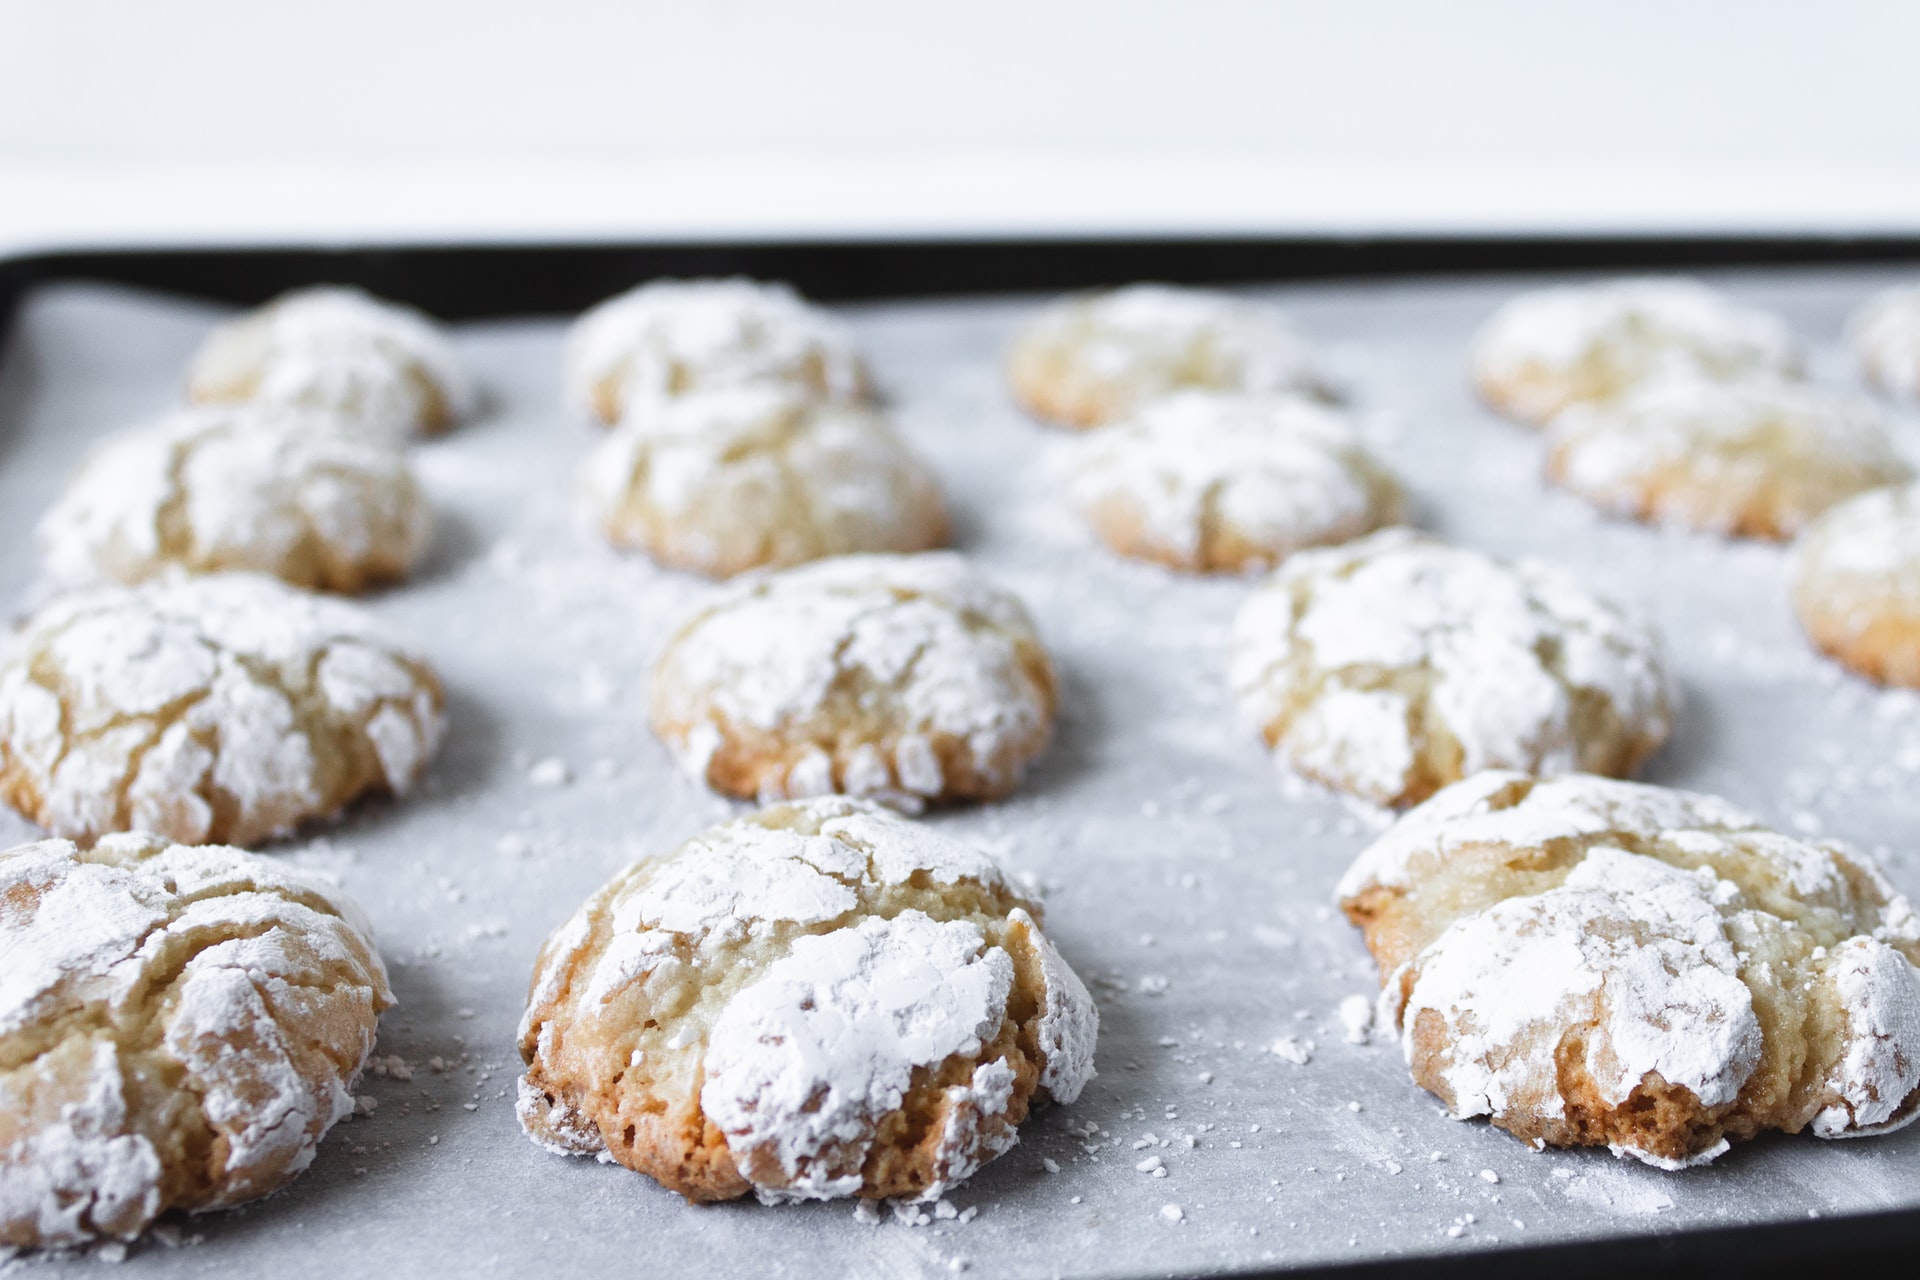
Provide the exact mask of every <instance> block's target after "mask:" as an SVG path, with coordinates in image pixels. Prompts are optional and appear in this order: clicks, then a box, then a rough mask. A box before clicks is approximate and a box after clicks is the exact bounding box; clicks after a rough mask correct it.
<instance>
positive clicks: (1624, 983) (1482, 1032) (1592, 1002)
mask: <svg viewBox="0 0 1920 1280" xmlns="http://www.w3.org/2000/svg"><path fill="white" fill-rule="evenodd" d="M1717 887H1718V881H1717V880H1716V878H1715V877H1714V876H1713V875H1712V874H1711V873H1710V872H1704V871H1703V872H1698V873H1690V872H1684V871H1679V870H1676V869H1674V868H1671V867H1668V866H1665V865H1663V864H1661V863H1658V862H1654V861H1653V860H1651V859H1647V858H1640V857H1635V856H1633V855H1631V854H1627V853H1624V852H1621V851H1619V850H1613V849H1596V850H1594V851H1592V852H1591V853H1590V854H1589V855H1588V856H1587V858H1586V860H1585V861H1583V862H1582V863H1581V864H1580V866H1579V867H1578V868H1576V869H1575V871H1574V872H1573V873H1572V874H1571V875H1570V876H1568V878H1567V879H1566V881H1565V882H1564V883H1563V884H1561V885H1560V886H1559V887H1558V888H1556V889H1553V890H1549V891H1548V892H1546V893H1542V894H1538V895H1535V896H1533V897H1525V898H1513V899H1508V900H1507V901H1505V902H1501V903H1498V904H1496V905H1495V906H1493V907H1491V908H1489V909H1487V910H1486V911H1484V912H1481V913H1479V914H1477V915H1474V916H1470V917H1468V918H1466V919H1464V920H1461V921H1458V922H1456V923H1455V924H1453V925H1452V926H1450V927H1449V928H1448V929H1447V931H1446V932H1445V933H1443V934H1442V935H1441V936H1440V938H1439V939H1438V940H1436V941H1435V942H1434V943H1433V944H1432V945H1430V946H1429V947H1427V948H1426V950H1424V951H1423V952H1422V953H1421V954H1420V956H1419V958H1418V959H1417V960H1415V961H1414V962H1413V969H1414V976H1413V979H1412V982H1411V984H1410V987H1409V990H1408V994H1407V998H1406V1002H1405V1004H1404V1006H1403V1007H1402V1008H1401V1009H1400V1011H1399V1018H1398V1024H1399V1025H1400V1026H1401V1027H1403V1028H1408V1029H1410V1028H1411V1026H1412V1025H1413V1023H1414V1022H1415V1020H1417V1019H1418V1018H1419V1017H1420V1016H1421V1015H1422V1014H1423V1013H1431V1014H1433V1015H1435V1016H1437V1017H1438V1018H1440V1019H1441V1020H1442V1021H1443V1024H1444V1025H1445V1026H1446V1028H1447V1030H1448V1032H1449V1036H1448V1043H1447V1045H1446V1047H1445V1048H1444V1049H1442V1050H1440V1051H1439V1054H1438V1063H1437V1069H1438V1071H1439V1074H1440V1078H1441V1079H1442V1080H1443V1081H1444V1082H1445V1086H1446V1088H1447V1091H1448V1094H1449V1095H1450V1096H1449V1098H1448V1101H1449V1105H1450V1106H1451V1108H1452V1110H1453V1113H1454V1114H1455V1115H1456V1116H1460V1117H1466V1116H1479V1115H1500V1114H1504V1113H1506V1112H1507V1111H1508V1110H1509V1109H1512V1108H1526V1109H1529V1110H1531V1111H1534V1112H1536V1113H1538V1114H1542V1115H1548V1116H1561V1115H1564V1114H1565V1099H1563V1098H1562V1097H1560V1096H1559V1095H1558V1094H1557V1093H1555V1092H1552V1089H1553V1082H1554V1081H1555V1080H1556V1079H1557V1077H1558V1072H1559V1067H1558V1065H1557V1055H1558V1054H1559V1052H1560V1049H1561V1043H1562V1036H1563V1034H1564V1031H1565V1029H1566V1028H1568V1027H1572V1026H1585V1027H1590V1028H1591V1029H1592V1030H1591V1033H1590V1034H1592V1035H1593V1036H1594V1037H1595V1039H1594V1041H1592V1042H1590V1043H1589V1046H1588V1049H1587V1056H1586V1059H1585V1063H1586V1066H1587V1067H1588V1070H1589V1072H1590V1073H1591V1075H1592V1078H1593V1081H1594V1084H1595V1086H1596V1088H1597V1089H1598V1091H1599V1094H1600V1096H1601V1098H1602V1099H1604V1100H1605V1101H1606V1102H1607V1103H1609V1104H1611V1105H1614V1106H1618V1105H1620V1104H1621V1103H1624V1102H1625V1101H1626V1100H1627V1098H1628V1096H1629V1095H1630V1094H1631V1093H1632V1092H1633V1090H1634V1089H1636V1088H1637V1087H1639V1085H1640V1083H1641V1082H1642V1080H1644V1079H1645V1077H1646V1076H1647V1075H1649V1074H1650V1073H1654V1072H1658V1073H1659V1074H1660V1076H1661V1077H1662V1078H1663V1079H1665V1080H1666V1081H1667V1083H1669V1084H1671V1085H1676V1086H1678V1087H1680V1088H1684V1089H1687V1090H1689V1091H1691V1092H1692V1093H1693V1094H1694V1096H1695V1097H1697V1098H1698V1099H1699V1100H1700V1101H1701V1103H1702V1104H1703V1105H1705V1106H1709V1107H1714V1106H1721V1105H1724V1104H1726V1103H1729V1102H1731V1101H1732V1100H1733V1099H1734V1097H1735V1096H1736V1095H1737V1094H1738V1093H1739V1091H1740V1087H1741V1086H1742V1085H1743V1084H1745V1082H1746V1080H1747V1077H1748V1076H1749V1075H1750V1074H1751V1073H1752V1071H1753V1068H1754V1066H1755V1064H1756V1063H1757V1062H1758V1061H1759V1057H1760V1049H1761V1033H1760V1023H1759V1020H1758V1018H1757V1017H1756V1016H1755V1014H1754V1012H1753V1001H1752V997H1751V995H1750V994H1749V993H1748V991H1747V988H1746V986H1745V984H1744V983H1742V982H1741V980H1740V977H1739V962H1738V961H1737V959H1736V957H1735V955H1734V950H1733V946H1732V944H1731V943H1730V942H1729V941H1728V940H1727V938H1726V936H1725V934H1724V932H1723V931H1722V928H1721V919H1720V912H1719V910H1718V909H1717V907H1716V906H1715V896H1716V895H1715V891H1716V888H1717ZM1729 887H1730V886H1729ZM1406 1043H1407V1047H1408V1053H1409V1057H1410V1058H1411V1057H1412V1054H1413V1039H1412V1036H1411V1034H1410V1031H1409V1034H1408V1037H1407V1042H1406ZM1543 1087H1544V1088H1545V1089H1546V1090H1547V1092H1545V1093H1544V1094H1542V1093H1541V1090H1542V1089H1543Z"/></svg>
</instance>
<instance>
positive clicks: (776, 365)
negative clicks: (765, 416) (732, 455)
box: [565, 279, 867, 423]
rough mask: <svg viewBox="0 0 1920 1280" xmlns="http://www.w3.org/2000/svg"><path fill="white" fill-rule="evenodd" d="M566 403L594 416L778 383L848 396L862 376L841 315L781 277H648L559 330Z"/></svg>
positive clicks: (857, 396) (616, 416)
mask: <svg viewBox="0 0 1920 1280" xmlns="http://www.w3.org/2000/svg"><path fill="white" fill-rule="evenodd" d="M565 359H566V369H565V384H566V398H567V403H568V404H569V405H570V406H571V407H573V408H574V409H576V410H578V411H580V412H582V413H586V414H590V415H592V416H593V417H596V418H598V419H600V421H602V422H606V423H613V422H618V421H619V420H620V418H621V417H622V416H623V415H624V414H625V412H626V408H627V405H628V404H629V403H631V402H634V401H639V400H660V399H665V398H670V397H673V396H680V395H686V394H688V393H689V392H695V391H713V390H718V389H724V388H731V387H785V388H788V389H798V390H800V391H803V392H805V393H806V394H808V395H810V396H812V397H814V398H816V399H822V400H837V401H842V402H857V401H860V400H864V399H865V398H866V394H867V377H866V372H865V370H864V369H863V368H862V366H861V363H860V360H859V357H858V356H856V355H855V354H854V349H853V341H852V338H851V337H850V336H849V335H848V333H847V331H846V330H845V329H844V328H842V327H841V325H840V323H839V322H838V321H836V320H834V319H833V317H831V316H829V315H828V314H827V313H826V312H824V311H821V310H820V309H819V308H817V307H813V306H810V305H808V304H807V303H806V302H805V301H803V300H802V299H801V297H800V295H798V294H796V293H795V292H794V291H793V290H792V289H791V288H789V287H788V286H786V285H784V284H768V283H763V282H761V281H758V280H745V279H730V280H654V281H651V282H649V283H647V284H643V285H641V286H639V287H638V288H635V289H629V290H628V291H627V292H625V293H623V294H620V295H618V296H617V297H613V298H609V299H607V300H606V301H605V302H602V303H600V304H599V305H598V306H596V307H594V308H592V309H591V310H589V311H588V312H587V313H586V314H584V315H582V316H581V317H580V318H579V319H578V320H577V321H575V322H574V325H573V328H572V329H571V330H570V331H569V332H568V334H567V350H566V357H565Z"/></svg>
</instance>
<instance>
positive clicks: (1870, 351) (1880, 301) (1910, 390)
mask: <svg viewBox="0 0 1920 1280" xmlns="http://www.w3.org/2000/svg"><path fill="white" fill-rule="evenodd" d="M1847 341H1848V342H1849V343H1850V344H1851V346H1852V347H1853V356H1854V360H1855V361H1856V362H1857V363H1858V364H1859V366H1860V372H1861V373H1863V374H1865V375H1866V378H1867V381H1869V382H1871V383H1873V385H1875V386H1876V387H1879V388H1880V389H1881V390H1882V391H1884V392H1886V393H1887V394H1888V395H1893V396H1899V397H1900V398H1902V399H1905V400H1920V286H1913V285H1908V286H1906V287H1905V288H1900V289H1888V290H1885V291H1884V292H1881V293H1878V294H1875V295H1874V296H1873V297H1872V298H1870V299H1868V300H1867V302H1866V304H1865V305H1864V306H1862V307H1861V308H1860V310H1858V311H1857V312H1855V313H1854V315H1853V319H1852V320H1850V321H1849V322H1848V324H1847Z"/></svg>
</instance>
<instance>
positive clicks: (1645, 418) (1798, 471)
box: [1547, 375, 1913, 536]
mask: <svg viewBox="0 0 1920 1280" xmlns="http://www.w3.org/2000/svg"><path fill="white" fill-rule="evenodd" d="M1547 430H1548V443H1549V447H1550V449H1551V451H1552V462H1551V470H1552V473H1553V475H1554V477H1555V479H1557V480H1558V481H1559V482H1560V483H1562V484H1565V485H1567V486H1568V487H1569V488H1572V489H1574V490H1576V491H1578V492H1581V493H1584V494H1586V495H1588V496H1589V497H1591V498H1593V499H1595V500H1596V501H1599V502H1601V503H1602V504H1604V505H1608V506H1619V507H1626V508H1628V509H1630V510H1635V509H1649V510H1650V511H1651V513H1652V514H1653V515H1654V516H1656V517H1659V518H1666V519H1679V520H1683V521H1684V522H1686V523H1688V524H1690V525H1692V526H1694V527H1697V528H1706V529H1711V530H1715V531H1719V532H1738V533H1750V534H1751V533H1758V534H1762V535H1767V536H1790V535H1792V534H1793V533H1796V532H1798V530H1799V529H1800V528H1801V527H1802V526H1803V525H1804V524H1805V523H1806V522H1808V521H1809V520H1811V519H1813V518H1814V517H1816V516H1818V515H1819V514H1820V513H1821V512H1823V511H1825V510H1826V509H1827V508H1828V507H1830V506H1832V505H1833V504H1834V503H1835V502H1837V501H1840V500H1842V499H1844V498H1846V497H1849V496H1851V495H1852V494H1855V493H1859V492H1861V491H1863V490H1867V489H1871V488H1875V487H1877V486H1880V485H1885V484H1894V483H1898V482H1900V481H1903V480H1906V479H1908V478H1910V477H1911V476H1912V475H1913V467H1912V465H1911V464H1910V463H1909V462H1908V461H1907V460H1906V458H1905V457H1903V456H1902V454H1901V453H1900V451H1899V449H1898V448H1897V447H1896V446H1895V444H1894V441H1893V437H1892V435H1891V433H1890V431H1889V428H1888V423H1887V419H1886V417H1885V415H1883V414H1882V413H1881V412H1880V411H1879V410H1878V409H1877V408H1875V407H1874V405H1873V404H1872V403H1871V402H1869V401H1867V400H1866V399H1864V398H1863V397H1860V396H1858V395H1854V394H1851V393H1848V392H1843V391H1835V390H1832V389H1830V388H1826V387H1818V386H1814V385H1811V384H1808V383H1800V382H1789V381H1784V380H1781V379H1777V378H1762V377H1752V378H1746V379H1742V380H1740V381H1737V382H1717V381H1713V380H1710V379H1705V378H1699V377H1694V376H1691V375H1675V376H1667V377H1661V378H1656V379H1653V380H1651V381H1648V382H1643V383H1640V384H1638V385H1636V386H1634V387H1633V388H1631V389H1629V390H1627V391H1625V392H1623V393H1622V394H1621V395H1620V396H1618V397H1617V398H1615V399H1612V400H1609V401H1605V402H1589V403H1580V404H1574V405H1570V406H1569V407H1568V408H1566V409H1565V410H1563V411H1561V412H1560V413H1559V414H1557V415H1555V416H1554V418H1553V420H1552V421H1551V422H1550V423H1549V424H1548V428H1547Z"/></svg>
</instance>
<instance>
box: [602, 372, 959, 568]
mask: <svg viewBox="0 0 1920 1280" xmlns="http://www.w3.org/2000/svg"><path fill="white" fill-rule="evenodd" d="M584 480H585V488H586V492H587V496H588V500H589V504H590V506H591V507H592V511H593V515H594V518H595V520H596V521H597V522H598V523H599V525H600V527H601V528H602V529H603V530H604V531H605V532H606V534H607V536H608V537H609V538H610V539H612V540H613V542H614V543H615V544H616V545H620V546H635V547H640V548H642V549H644V550H647V551H649V552H650V553H652V554H653V555H654V556H656V557H657V558H659V559H661V560H663V561H665V562H667V563H670V564H673V565H676V566H678V567H682V568H689V569H695V570H698V571H700V572H704V573H710V574H714V575H717V576H726V575H730V574H732V573H736V572H739V571H740V570H742V569H745V568H750V567H755V566H759V565H766V564H775V565H778V564H797V563H800V562H802V561H805V560H811V559H816V558H818V557H820V556H825V555H844V554H848V553H852V552H857V551H919V550H924V549H926V548H928V547H930V546H934V545H936V544H938V543H939V542H940V541H941V540H942V539H943V538H944V535H945V531H946V513H945V509H944V507H943V505H942V503H941V500H940V493H939V489H938V487H937V486H936V485H935V483H934V481H933V478H932V476H931V475H930V474H929V473H928V472H927V470H926V468H925V467H923V466H922V465H921V464H920V462H919V461H918V460H917V459H915V458H914V457H913V455H912V454H911V453H909V452H908V451H907V449H906V447H905V446H904V445H902V444H901V442H900V440H899V438H898V437H897V436H896V435H895V434H894V432H893V430H892V429H891V428H890V427H889V426H888V425H887V423H886V421H885V419H883V418H882V417H881V416H880V415H879V414H878V413H877V412H876V411H874V410H872V409H869V408H866V407H864V406H861V405H855V404H838V403H831V402H818V401H816V400H814V399H813V398H812V397H810V396H809V395H808V393H807V392H806V391H804V390H803V389H800V388H796V387H790V386H783V385H766V386H763V385H748V386H744V387H724V388H720V389H717V390H710V391H702V392H700V393H698V394H689V395H684V396H677V397H674V398H671V399H667V400H661V401H651V400H643V401H639V402H636V403H635V404H633V405H631V406H629V409H628V412H627V414H626V416H625V417H624V418H622V420H621V422H620V424H619V425H618V426H617V427H616V428H615V429H614V430H613V431H612V432H610V433H609V434H608V436H607V438H606V439H605V440H604V441H603V442H602V443H601V444H600V446H599V448H598V449H596V450H595V451H594V454H593V456H592V457H591V458H590V459H589V460H588V463H587V466H586V469H585V473H584Z"/></svg>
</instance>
